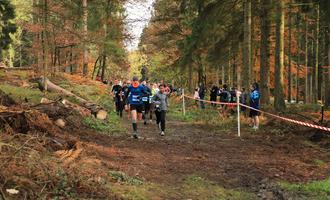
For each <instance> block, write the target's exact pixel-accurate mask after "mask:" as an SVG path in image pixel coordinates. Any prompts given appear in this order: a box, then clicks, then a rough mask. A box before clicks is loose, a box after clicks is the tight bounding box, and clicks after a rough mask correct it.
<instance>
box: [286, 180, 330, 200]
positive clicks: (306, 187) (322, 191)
mask: <svg viewBox="0 0 330 200" xmlns="http://www.w3.org/2000/svg"><path fill="white" fill-rule="evenodd" d="M280 185H281V187H282V188H284V189H286V190H288V191H289V192H291V193H294V194H296V195H298V196H300V198H301V199H311V200H329V199H330V178H328V179H325V180H321V181H313V182H310V183H305V184H300V183H299V184H291V183H287V182H282V183H280Z"/></svg>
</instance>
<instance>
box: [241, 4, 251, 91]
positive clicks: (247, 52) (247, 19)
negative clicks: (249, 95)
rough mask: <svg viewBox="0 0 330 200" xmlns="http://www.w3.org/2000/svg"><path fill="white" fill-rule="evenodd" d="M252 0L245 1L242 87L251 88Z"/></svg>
mask: <svg viewBox="0 0 330 200" xmlns="http://www.w3.org/2000/svg"><path fill="white" fill-rule="evenodd" d="M250 72H251V0H245V1H244V44H243V70H241V73H242V74H241V78H242V81H243V82H242V85H240V86H243V87H245V88H249V85H250V79H251V73H250Z"/></svg>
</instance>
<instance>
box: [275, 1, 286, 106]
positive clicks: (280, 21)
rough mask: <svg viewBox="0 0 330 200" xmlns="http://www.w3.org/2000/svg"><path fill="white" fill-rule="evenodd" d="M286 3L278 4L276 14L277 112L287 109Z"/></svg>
mask: <svg viewBox="0 0 330 200" xmlns="http://www.w3.org/2000/svg"><path fill="white" fill-rule="evenodd" d="M283 78H284V1H280V2H278V3H277V13H276V59H275V102H274V106H275V109H276V110H283V109H285V100H284V92H283V86H284V80H283Z"/></svg>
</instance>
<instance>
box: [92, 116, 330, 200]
mask: <svg viewBox="0 0 330 200" xmlns="http://www.w3.org/2000/svg"><path fill="white" fill-rule="evenodd" d="M123 123H124V124H125V126H126V127H127V129H128V130H131V127H130V124H129V123H128V121H127V120H125V119H124V122H123ZM138 128H139V134H140V137H141V138H140V139H138V140H136V139H133V138H131V137H130V135H129V134H127V135H124V136H111V137H108V138H103V139H101V140H99V139H96V140H95V138H89V140H91V141H94V142H95V143H96V144H97V145H100V147H102V148H98V149H99V152H98V154H99V155H102V161H103V162H104V163H105V164H106V165H107V166H108V167H109V168H111V169H116V170H118V171H122V172H125V173H126V174H128V175H130V176H138V177H143V179H145V180H146V181H148V182H152V183H157V184H161V185H164V186H165V187H172V188H174V189H173V191H174V194H172V196H171V194H167V195H169V196H171V197H172V198H174V197H176V198H179V199H180V197H181V198H187V197H186V196H181V190H182V184H183V183H184V182H185V181H186V179H187V178H188V177H190V176H198V177H202V178H203V179H205V180H210V181H212V182H213V183H215V184H217V185H221V186H222V187H224V188H230V189H243V190H248V191H250V192H253V193H258V192H259V187H260V185H261V184H262V183H263V182H264V181H265V180H266V181H267V182H268V183H271V182H275V181H290V182H308V181H312V180H317V179H324V178H326V177H327V175H328V174H329V173H330V164H329V162H330V159H329V156H328V154H327V153H325V152H324V151H323V150H322V149H319V148H317V147H313V146H311V145H309V144H308V143H306V138H304V137H303V136H297V135H291V136H289V137H283V136H272V137H269V136H267V135H263V134H250V133H245V134H244V136H243V137H242V138H238V137H237V136H236V135H235V134H228V133H221V132H220V133H219V131H217V132H215V131H214V130H212V128H210V127H206V126H202V125H194V124H192V123H187V122H178V121H173V120H171V119H169V122H168V124H167V131H166V136H165V137H161V136H160V135H159V131H158V129H157V127H156V125H155V124H154V123H152V124H148V125H146V126H145V125H143V124H142V123H140V124H139V125H138ZM86 139H87V138H86ZM109 152H110V154H109ZM316 158H317V159H320V160H323V161H325V163H327V164H325V165H323V166H322V167H320V166H318V165H317V164H316V163H315V159H316ZM169 196H166V197H167V198H168V197H169ZM164 198H165V197H164Z"/></svg>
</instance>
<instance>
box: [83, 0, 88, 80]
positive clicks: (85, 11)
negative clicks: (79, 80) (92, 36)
mask: <svg viewBox="0 0 330 200" xmlns="http://www.w3.org/2000/svg"><path fill="white" fill-rule="evenodd" d="M82 1H83V24H84V25H83V36H84V58H83V62H84V63H83V75H84V76H87V74H88V46H87V33H88V26H87V25H88V8H87V0H82Z"/></svg>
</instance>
